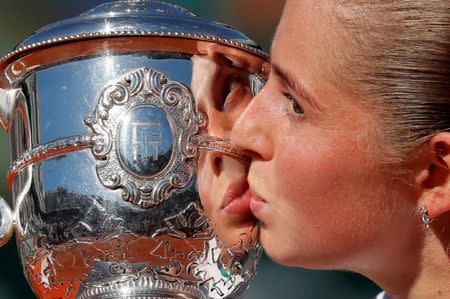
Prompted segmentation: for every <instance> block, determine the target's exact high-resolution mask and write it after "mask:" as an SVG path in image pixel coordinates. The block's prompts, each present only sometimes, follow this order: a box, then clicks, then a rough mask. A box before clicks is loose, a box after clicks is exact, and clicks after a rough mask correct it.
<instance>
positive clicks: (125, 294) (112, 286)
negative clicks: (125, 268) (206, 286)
mask: <svg viewBox="0 0 450 299" xmlns="http://www.w3.org/2000/svg"><path fill="white" fill-rule="evenodd" d="M77 299H207V297H206V296H205V294H204V293H203V292H202V291H201V290H200V289H199V288H198V287H196V286H187V285H184V284H182V283H181V282H177V283H169V282H165V281H159V280H155V279H154V278H152V277H150V276H142V277H140V278H137V279H136V278H129V277H128V278H126V277H125V278H122V279H121V278H118V279H117V278H116V279H114V280H108V281H98V282H96V283H95V284H93V285H91V286H90V287H88V288H85V289H84V290H83V291H82V292H81V293H80V294H79V295H78V296H77Z"/></svg>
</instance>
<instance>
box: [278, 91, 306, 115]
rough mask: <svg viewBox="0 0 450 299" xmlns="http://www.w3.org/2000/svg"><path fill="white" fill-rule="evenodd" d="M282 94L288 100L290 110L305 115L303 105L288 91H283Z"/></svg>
mask: <svg viewBox="0 0 450 299" xmlns="http://www.w3.org/2000/svg"><path fill="white" fill-rule="evenodd" d="M283 95H284V96H285V97H286V98H287V99H288V100H289V102H290V104H291V109H292V112H294V113H295V114H297V115H299V116H302V117H303V116H305V110H303V107H302V106H300V104H299V103H298V102H297V100H296V99H295V98H294V97H293V96H291V95H290V94H288V93H283Z"/></svg>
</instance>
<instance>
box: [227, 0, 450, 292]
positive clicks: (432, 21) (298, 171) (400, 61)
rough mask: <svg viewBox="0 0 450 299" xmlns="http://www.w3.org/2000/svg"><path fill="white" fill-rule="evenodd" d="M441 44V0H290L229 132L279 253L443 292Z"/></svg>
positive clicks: (303, 263) (448, 114) (447, 51)
mask: <svg viewBox="0 0 450 299" xmlns="http://www.w3.org/2000/svg"><path fill="white" fill-rule="evenodd" d="M449 40H450V2H449V1H448V0H429V1H421V0H395V1H384V0H354V1H350V0H342V1H339V0H323V1H314V0H287V3H286V6H285V9H284V13H283V16H282V19H281V21H280V24H279V27H278V30H277V33H276V36H275V38H274V42H273V46H272V63H273V65H272V69H271V74H270V77H269V79H268V81H267V84H266V85H265V87H264V88H263V90H262V91H261V92H260V93H259V94H258V95H257V96H256V97H255V98H254V99H253V100H252V101H251V102H250V104H249V105H248V106H247V108H246V110H245V111H244V112H243V114H242V115H241V117H240V119H239V120H238V122H237V124H236V125H235V126H234V128H233V132H232V137H231V139H232V142H233V143H234V144H235V145H236V146H238V147H239V149H241V150H242V151H244V152H246V153H247V154H249V155H251V157H252V163H251V165H250V169H249V173H248V182H249V186H250V189H251V190H252V192H253V197H252V199H251V202H250V205H251V210H252V212H253V214H254V215H255V216H256V217H257V218H258V219H259V221H260V222H261V223H262V230H261V241H262V245H263V246H264V248H265V250H266V252H267V254H268V255H270V256H271V257H272V258H273V259H274V260H275V261H277V262H279V263H281V264H285V265H290V266H300V267H308V268H314V269H346V270H350V271H356V272H359V273H362V274H363V275H365V276H367V277H369V278H370V279H372V280H373V281H375V282H376V283H377V284H379V285H380V286H381V287H382V288H384V289H385V290H386V294H384V296H385V297H387V296H388V295H387V294H389V296H390V297H392V298H395V299H397V298H410V299H412V298H420V299H423V298H450V261H449V255H448V253H449V240H450V213H449V211H450V172H449V167H450V133H449V132H447V131H450V41H449ZM381 296H383V295H380V297H381Z"/></svg>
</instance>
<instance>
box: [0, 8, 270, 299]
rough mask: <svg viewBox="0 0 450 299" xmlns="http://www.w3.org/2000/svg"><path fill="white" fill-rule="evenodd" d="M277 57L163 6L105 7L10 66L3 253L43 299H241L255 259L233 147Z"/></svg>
mask: <svg viewBox="0 0 450 299" xmlns="http://www.w3.org/2000/svg"><path fill="white" fill-rule="evenodd" d="M266 60H267V56H266V54H265V53H263V52H262V51H261V50H260V49H259V48H258V46H257V45H256V44H254V42H252V41H251V40H249V39H248V38H247V37H246V36H244V35H243V34H241V33H240V32H238V31H236V30H235V29H233V28H230V27H229V26H225V25H222V24H219V23H215V22H212V21H208V20H204V19H201V18H199V17H196V16H195V15H193V14H192V13H190V12H188V11H186V10H184V9H182V8H180V7H177V6H174V5H171V4H165V3H161V2H156V1H118V2H111V3H106V4H103V5H101V6H99V7H97V8H95V9H93V10H91V11H89V12H87V13H85V14H83V15H81V16H79V17H76V18H73V19H70V20H65V21H62V22H58V23H55V24H52V25H49V26H47V27H45V28H43V29H42V30H40V31H38V32H37V33H35V34H33V35H32V36H31V37H29V38H28V39H26V40H25V41H24V42H23V43H22V44H21V45H19V46H18V48H17V49H16V50H15V51H13V52H11V53H10V54H8V55H7V56H5V57H3V58H2V59H1V60H0V69H1V70H2V73H1V74H0V124H1V125H2V127H3V128H4V129H5V130H6V131H7V132H8V133H9V134H10V136H11V157H12V161H13V162H12V165H11V167H10V170H9V174H8V184H9V187H10V189H11V191H12V194H13V200H14V207H13V209H12V211H11V210H10V208H9V207H8V206H7V205H6V203H5V202H3V201H2V202H1V226H0V239H1V240H0V241H1V243H0V244H4V243H6V242H7V241H8V240H9V238H10V237H11V235H12V232H13V230H14V231H15V234H16V238H17V246H18V248H19V251H20V255H21V258H22V265H23V269H24V273H25V276H26V278H27V280H28V282H29V284H30V286H31V287H32V289H33V291H34V292H35V294H36V295H37V297H39V298H83V299H84V298H86V299H87V298H135V299H137V298H193V299H198V298H241V297H242V296H243V294H244V292H245V290H246V289H247V288H248V285H249V283H250V282H251V279H252V277H253V276H254V274H255V267H256V264H257V262H258V259H259V254H260V248H259V245H258V226H257V222H256V220H255V219H254V218H253V216H252V214H251V213H250V210H249V192H248V184H247V181H246V172H247V167H248V162H249V161H248V157H247V156H246V155H245V154H243V153H241V152H239V151H238V150H237V149H236V148H234V147H233V145H232V144H230V143H229V138H230V132H231V130H232V128H233V125H234V123H235V121H236V120H237V118H238V117H239V115H240V114H241V113H242V111H243V110H244V109H245V107H246V105H247V104H248V103H249V101H250V100H251V99H252V97H253V96H254V94H255V93H256V92H258V90H259V89H260V88H261V87H262V85H263V83H264V78H265V67H266Z"/></svg>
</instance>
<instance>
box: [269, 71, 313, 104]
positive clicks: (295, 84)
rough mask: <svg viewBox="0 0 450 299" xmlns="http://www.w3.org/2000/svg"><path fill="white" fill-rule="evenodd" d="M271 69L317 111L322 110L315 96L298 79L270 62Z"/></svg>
mask: <svg viewBox="0 0 450 299" xmlns="http://www.w3.org/2000/svg"><path fill="white" fill-rule="evenodd" d="M271 71H272V72H274V73H275V74H276V75H277V76H279V77H280V78H281V79H283V81H285V82H286V84H287V85H288V86H289V87H290V88H291V89H292V90H293V91H294V92H295V93H297V95H299V96H300V97H301V98H302V99H303V100H305V101H306V102H308V103H309V104H310V105H311V106H313V107H314V108H316V109H317V110H319V111H322V108H321V107H320V106H319V104H318V103H317V101H316V99H315V97H314V96H313V95H312V94H311V93H310V92H309V91H308V90H307V89H306V88H305V87H304V86H303V85H302V84H301V83H300V82H299V81H298V80H296V78H295V76H294V75H293V74H292V73H290V72H288V71H286V70H283V69H282V68H281V67H280V66H278V65H276V64H272V67H271Z"/></svg>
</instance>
